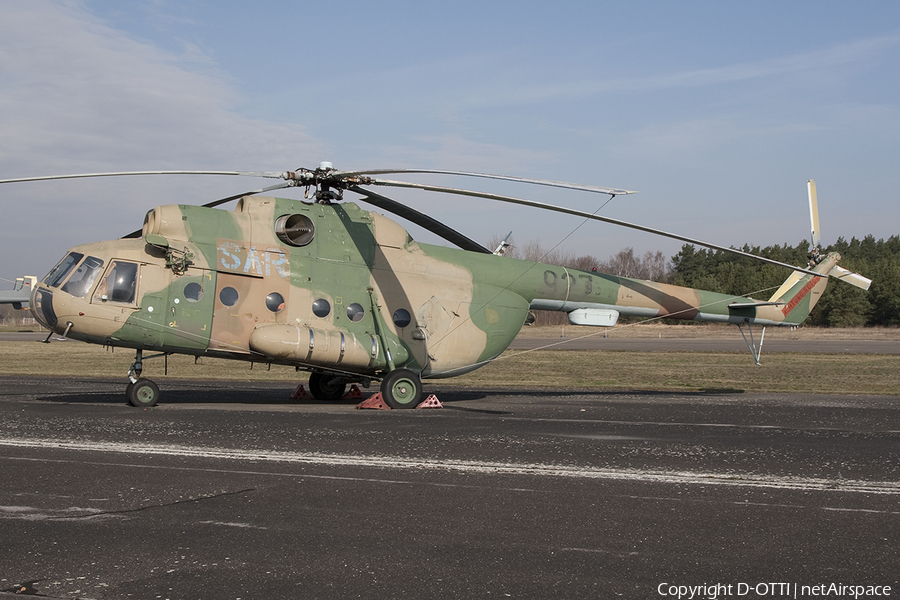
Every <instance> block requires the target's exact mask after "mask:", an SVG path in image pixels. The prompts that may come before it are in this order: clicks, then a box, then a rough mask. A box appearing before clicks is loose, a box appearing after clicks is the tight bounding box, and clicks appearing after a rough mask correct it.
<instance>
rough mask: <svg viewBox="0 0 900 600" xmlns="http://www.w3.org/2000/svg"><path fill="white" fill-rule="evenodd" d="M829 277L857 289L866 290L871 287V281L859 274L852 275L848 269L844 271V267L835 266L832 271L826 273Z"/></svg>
mask: <svg viewBox="0 0 900 600" xmlns="http://www.w3.org/2000/svg"><path fill="white" fill-rule="evenodd" d="M828 275H829V276H830V277H834V278H836V279H840V280H841V281H843V282H845V283H849V284H850V285H855V286H856V287H858V288H861V289H864V290H868V289H869V286H870V285H872V280H871V279H869V278H868V277H863V276H862V275H860V274H859V273H854V272H853V271H850V270H849V269H845V268H844V267H839V266H837V265H835V267H834V268H833V269H831V271H830V272H829V273H828Z"/></svg>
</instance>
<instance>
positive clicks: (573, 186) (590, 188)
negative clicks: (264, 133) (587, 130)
mask: <svg viewBox="0 0 900 600" xmlns="http://www.w3.org/2000/svg"><path fill="white" fill-rule="evenodd" d="M394 173H425V174H432V175H460V176H463V177H483V178H485V179H500V180H502V181H516V182H519V183H531V184H534V185H546V186H549V187H557V188H565V189H569V190H581V191H584V192H594V193H597V194H609V195H611V196H624V195H626V194H636V193H637V192H634V191H630V190H620V189H616V188H605V187H599V186H596V185H580V184H577V183H567V182H565V181H550V180H548V179H530V178H528V177H509V176H506V175H491V174H489V173H472V172H470V171H444V170H440V169H374V170H371V171H333V172H331V173H328V175H329V176H333V177H337V178H344V177H358V176H360V175H392V174H394Z"/></svg>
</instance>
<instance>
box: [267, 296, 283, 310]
mask: <svg viewBox="0 0 900 600" xmlns="http://www.w3.org/2000/svg"><path fill="white" fill-rule="evenodd" d="M266 308H268V309H269V310H270V311H272V312H273V313H277V312H281V310H282V309H283V308H284V296H282V295H281V294H279V293H278V292H272V293H271V294H269V295H268V296H266Z"/></svg>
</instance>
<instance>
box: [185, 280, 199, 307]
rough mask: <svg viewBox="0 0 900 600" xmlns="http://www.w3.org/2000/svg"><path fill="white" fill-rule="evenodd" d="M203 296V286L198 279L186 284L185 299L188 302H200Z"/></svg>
mask: <svg viewBox="0 0 900 600" xmlns="http://www.w3.org/2000/svg"><path fill="white" fill-rule="evenodd" d="M202 298H203V287H202V286H201V285H200V284H199V283H197V282H196V281H192V282H191V283H189V284H187V285H186V286H184V299H185V300H187V301H188V302H200V300H201V299H202Z"/></svg>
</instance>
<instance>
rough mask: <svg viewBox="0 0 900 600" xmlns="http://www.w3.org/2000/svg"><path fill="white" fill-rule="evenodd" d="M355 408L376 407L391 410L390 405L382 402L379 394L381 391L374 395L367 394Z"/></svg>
mask: <svg viewBox="0 0 900 600" xmlns="http://www.w3.org/2000/svg"><path fill="white" fill-rule="evenodd" d="M356 408H377V409H381V410H385V409H387V410H391V407H390V406H388V405H387V404H385V403H384V398H383V397H382V395H381V392H378V393H377V394H375V395H374V396H369V397H368V398H366V399H365V400H363V401H362V402H360V403H359V404H357V405H356Z"/></svg>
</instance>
